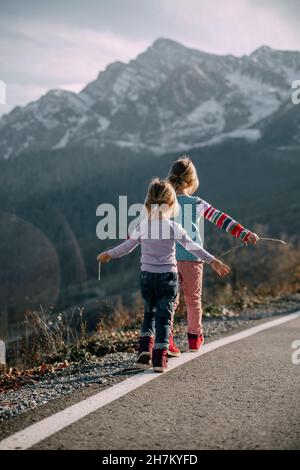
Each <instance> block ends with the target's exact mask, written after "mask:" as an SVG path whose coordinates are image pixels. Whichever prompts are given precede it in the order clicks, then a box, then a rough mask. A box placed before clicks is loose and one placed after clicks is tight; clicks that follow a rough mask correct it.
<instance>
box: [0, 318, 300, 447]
mask: <svg viewBox="0 0 300 470" xmlns="http://www.w3.org/2000/svg"><path fill="white" fill-rule="evenodd" d="M296 318H300V311H299V312H296V313H292V314H289V315H286V316H284V317H280V318H277V319H276V320H271V321H267V322H265V323H262V324H260V325H257V326H254V327H251V328H248V329H246V330H243V331H241V332H240V333H235V334H233V335H230V336H226V337H225V338H221V339H218V340H216V341H212V342H210V343H208V344H205V345H204V346H203V347H202V349H201V350H200V351H199V352H198V353H184V354H183V355H182V356H181V357H179V358H176V359H174V360H173V359H172V361H171V362H170V364H169V368H168V371H167V372H169V371H171V370H173V369H176V368H177V367H180V366H181V365H183V364H186V363H187V362H189V361H192V360H193V359H196V358H197V357H199V356H202V355H203V354H206V353H208V352H211V351H214V350H216V349H218V348H221V347H223V346H226V345H227V344H230V343H234V342H235V341H239V340H241V339H244V338H248V337H249V336H253V335H255V334H256V333H260V332H261V331H264V330H268V329H270V328H273V327H275V326H278V325H281V324H282V323H286V322H288V321H291V320H295V319H296ZM158 377H161V375H160V374H156V373H153V372H152V371H146V372H142V373H141V374H138V375H136V376H134V377H130V378H129V379H126V380H124V381H123V382H120V383H118V384H116V385H114V386H113V387H110V388H107V389H106V390H103V391H102V392H99V393H97V394H96V395H92V396H90V397H89V398H86V399H84V400H82V401H80V402H79V403H76V404H75V405H72V406H69V407H68V408H65V409H64V410H62V411H59V412H57V413H55V414H53V415H52V416H49V417H48V418H45V419H42V420H41V421H39V422H38V423H35V424H32V425H31V426H28V427H27V428H25V429H23V430H22V431H19V432H16V433H15V434H12V435H11V436H9V437H7V438H6V439H3V440H2V441H1V442H0V450H19V449H29V448H30V447H32V446H34V445H35V444H37V443H39V442H41V441H43V440H44V439H46V438H48V437H50V436H52V435H53V434H55V433H57V432H58V431H61V430H62V429H64V428H66V427H67V426H70V425H71V424H73V423H75V422H76V421H78V420H80V419H82V418H84V417H85V416H87V415H89V414H90V413H93V412H94V411H96V410H98V409H99V408H102V407H103V406H105V405H107V404H108V403H111V402H113V401H115V400H117V399H118V398H121V397H123V396H124V395H126V394H127V393H129V392H131V391H132V390H135V389H136V388H138V387H141V385H144V384H146V383H147V382H150V381H151V380H154V379H157V378H158Z"/></svg>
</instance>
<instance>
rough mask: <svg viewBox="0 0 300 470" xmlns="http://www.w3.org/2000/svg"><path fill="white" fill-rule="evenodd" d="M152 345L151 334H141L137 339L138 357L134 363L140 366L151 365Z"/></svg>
mask: <svg viewBox="0 0 300 470" xmlns="http://www.w3.org/2000/svg"><path fill="white" fill-rule="evenodd" d="M153 346H154V338H153V336H141V337H140V340H139V350H138V358H137V361H136V364H137V365H138V366H141V367H148V366H150V365H151V356H152V351H153Z"/></svg>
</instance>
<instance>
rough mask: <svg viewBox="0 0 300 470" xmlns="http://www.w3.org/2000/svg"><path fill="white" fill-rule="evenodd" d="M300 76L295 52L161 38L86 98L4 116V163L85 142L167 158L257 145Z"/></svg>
mask: <svg viewBox="0 0 300 470" xmlns="http://www.w3.org/2000/svg"><path fill="white" fill-rule="evenodd" d="M299 72H300V53H299V52H295V51H277V50H274V49H272V48H270V47H269V46H261V47H259V48H258V49H256V50H255V51H254V52H252V54H250V55H249V56H243V57H240V58H238V57H234V56H232V55H226V56H216V55H215V54H209V53H205V52H202V51H198V50H195V49H189V48H187V47H185V46H183V45H182V44H180V43H178V42H176V41H173V40H171V39H167V38H159V39H157V40H156V41H155V42H154V43H153V44H152V45H151V46H150V47H149V48H148V49H146V51H144V52H143V53H141V54H140V55H138V56H137V58H136V59H134V60H131V61H130V62H129V63H128V64H126V63H123V62H114V63H112V64H110V65H109V66H108V67H107V68H106V69H105V70H104V71H102V72H100V73H99V75H98V77H97V78H96V80H94V81H92V82H91V83H89V84H88V85H87V86H86V87H85V88H84V89H83V90H82V91H81V92H80V93H78V94H77V93H73V92H70V91H65V90H51V91H49V92H48V93H46V94H45V95H43V96H42V97H41V98H40V99H39V100H37V101H35V102H33V103H29V104H28V105H27V106H25V107H23V108H21V107H17V108H15V109H14V110H13V111H11V113H9V114H8V115H5V116H4V117H2V119H1V120H0V158H1V155H2V158H3V157H6V158H12V157H15V156H17V155H20V154H22V153H25V152H32V151H40V150H51V149H54V150H55V149H61V148H64V147H67V146H72V145H77V144H78V143H80V144H82V145H85V146H90V145H93V146H103V145H106V144H110V143H114V144H115V145H120V146H126V147H130V148H132V149H141V148H144V149H147V151H153V152H156V153H162V152H165V151H172V150H174V151H177V150H182V149H187V148H191V147H195V146H197V145H205V143H206V142H207V143H212V142H217V141H221V140H222V138H223V137H222V136H227V137H228V136H229V137H230V138H235V137H237V136H239V138H240V137H241V136H242V137H244V138H248V137H247V136H251V138H253V132H251V129H253V128H254V126H255V124H256V123H258V122H259V121H261V119H264V118H266V117H268V116H271V115H272V114H273V113H275V112H276V111H277V110H278V109H279V107H280V106H281V104H282V103H283V102H284V101H285V100H286V99H287V98H288V95H289V92H290V83H291V82H290V80H291V79H292V78H293V77H294V76H296V75H297V74H298V73H299ZM255 135H256V136H259V133H256V134H255Z"/></svg>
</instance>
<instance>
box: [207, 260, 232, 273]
mask: <svg viewBox="0 0 300 470" xmlns="http://www.w3.org/2000/svg"><path fill="white" fill-rule="evenodd" d="M210 266H211V267H212V269H213V270H214V271H215V272H216V273H217V274H218V276H220V277H223V276H227V274H229V273H230V267H229V266H227V265H226V264H224V263H222V261H220V260H218V259H214V260H213V261H212V262H211V263H210Z"/></svg>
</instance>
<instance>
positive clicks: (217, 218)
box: [199, 200, 251, 242]
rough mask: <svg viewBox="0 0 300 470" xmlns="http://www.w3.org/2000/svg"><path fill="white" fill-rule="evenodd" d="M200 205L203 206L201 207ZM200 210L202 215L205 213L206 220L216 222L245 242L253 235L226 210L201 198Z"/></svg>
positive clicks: (219, 226) (218, 225)
mask: <svg viewBox="0 0 300 470" xmlns="http://www.w3.org/2000/svg"><path fill="white" fill-rule="evenodd" d="M200 206H202V208H201V209H200ZM199 211H201V215H203V216H204V218H205V219H206V220H209V221H210V222H212V223H213V224H215V225H216V226H217V227H218V228H219V229H221V230H225V232H229V233H231V235H233V236H234V237H236V238H239V239H240V240H243V241H244V242H246V241H247V240H248V238H249V236H250V235H251V231H250V230H247V229H246V228H245V227H243V226H242V225H241V224H239V223H238V222H236V221H235V220H234V219H232V218H231V217H230V216H229V215H228V214H225V212H222V211H219V210H218V209H215V207H213V206H211V205H210V204H209V203H208V202H205V201H202V200H199ZM199 215H200V214H199Z"/></svg>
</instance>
